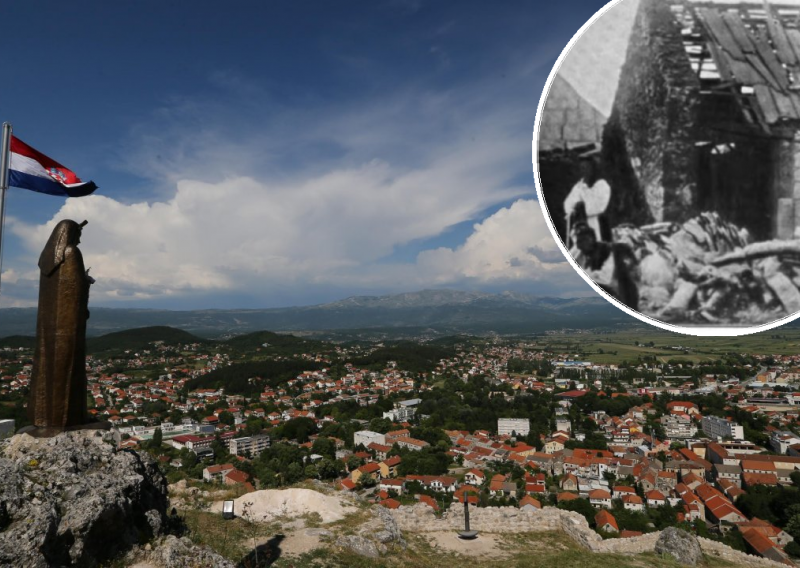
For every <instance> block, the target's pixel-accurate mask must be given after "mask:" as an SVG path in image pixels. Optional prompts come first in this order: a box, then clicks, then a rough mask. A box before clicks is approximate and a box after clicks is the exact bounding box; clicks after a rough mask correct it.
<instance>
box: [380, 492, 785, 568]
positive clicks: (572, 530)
mask: <svg viewBox="0 0 800 568" xmlns="http://www.w3.org/2000/svg"><path fill="white" fill-rule="evenodd" d="M391 513H392V516H393V517H394V520H395V522H396V523H397V526H398V527H399V528H400V529H401V530H403V531H410V532H422V533H425V532H437V531H448V532H449V531H453V532H455V531H458V530H463V528H464V508H463V506H461V505H460V504H453V505H452V506H451V507H450V509H449V510H448V511H446V512H445V513H444V515H443V516H442V517H437V516H436V515H435V513H434V511H433V509H431V508H430V507H429V506H428V505H425V504H422V503H420V504H417V505H414V506H412V507H400V508H399V509H393V510H391ZM469 524H470V528H471V529H473V530H477V531H479V532H488V533H527V532H552V531H556V532H564V533H566V534H567V535H568V536H569V537H570V538H571V539H572V540H574V541H575V542H576V543H577V544H578V545H579V546H581V547H583V548H585V549H587V550H590V551H592V552H600V553H609V554H640V553H642V552H652V551H653V549H654V548H655V544H656V541H657V540H658V537H659V536H660V534H661V533H660V532H652V533H647V534H644V535H642V536H638V537H633V538H611V539H607V540H603V537H601V536H600V535H599V534H597V533H596V532H595V531H594V530H592V529H591V528H590V527H589V523H588V522H586V518H585V517H584V516H583V515H581V514H580V513H576V512H574V511H565V510H562V509H558V508H556V507H544V508H543V509H539V510H536V511H521V510H519V509H517V508H516V507H483V508H475V507H470V511H469ZM697 540H698V542H699V543H700V548H701V549H702V550H703V553H704V554H706V555H707V556H714V557H718V558H721V559H722V560H726V561H728V562H732V563H734V564H735V565H737V566H749V567H753V568H762V567H763V568H776V567H777V566H784V565H783V564H780V563H778V562H773V561H772V560H767V559H766V558H761V557H759V556H753V555H750V554H745V553H743V552H740V551H738V550H734V549H733V548H730V547H729V546H727V545H725V544H722V543H720V542H716V541H713V540H709V539H706V538H702V537H700V538H698V539H697Z"/></svg>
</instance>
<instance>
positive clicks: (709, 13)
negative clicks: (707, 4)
mask: <svg viewBox="0 0 800 568" xmlns="http://www.w3.org/2000/svg"><path fill="white" fill-rule="evenodd" d="M697 12H698V14H699V15H700V19H701V21H702V22H703V24H705V27H706V29H707V30H708V32H709V33H710V34H711V36H712V37H713V38H714V39H715V40H716V41H717V43H718V44H719V45H720V46H721V47H722V49H724V50H725V51H727V52H728V53H730V55H731V57H733V58H734V59H738V60H739V61H743V60H744V53H743V52H742V50H741V48H740V47H739V44H738V43H737V42H736V40H735V39H734V38H733V34H731V32H730V30H729V29H728V26H727V25H725V22H723V21H722V18H721V17H720V15H719V12H717V10H715V9H713V8H702V9H700V10H698V11H697Z"/></svg>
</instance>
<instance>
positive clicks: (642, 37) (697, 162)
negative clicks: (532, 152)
mask: <svg viewBox="0 0 800 568" xmlns="http://www.w3.org/2000/svg"><path fill="white" fill-rule="evenodd" d="M799 18H800V2H797V1H794V2H781V3H778V2H774V3H766V2H763V3H762V2H757V3H749V2H719V1H717V2H701V1H693V0H683V1H680V2H675V1H664V0H641V2H640V6H639V10H638V13H637V15H636V19H635V22H634V24H633V29H632V31H631V37H630V42H629V45H628V50H627V54H626V59H625V63H624V65H623V68H622V72H621V75H620V81H619V85H618V87H617V92H616V98H615V101H614V106H613V110H612V113H611V116H610V118H609V120H608V123H607V124H606V127H605V130H604V135H603V158H604V163H605V166H606V167H607V169H608V170H609V171H610V172H613V173H614V174H615V175H616V178H615V179H614V181H613V183H612V188H614V191H615V195H616V197H617V199H615V200H612V201H616V204H615V210H614V211H613V212H612V213H613V216H614V217H615V221H616V222H617V223H618V222H622V221H626V222H631V223H634V224H636V225H641V224H643V223H647V222H651V221H675V222H684V221H686V220H687V219H690V218H692V217H695V216H697V215H698V214H700V213H701V212H703V211H715V212H717V213H718V214H719V215H720V217H721V218H722V219H724V220H725V221H728V222H730V223H733V224H735V225H736V226H739V227H743V228H746V229H747V230H748V231H749V233H750V234H751V235H752V237H753V239H754V240H763V239H792V238H797V237H800V29H798V19H799ZM610 181H611V180H610Z"/></svg>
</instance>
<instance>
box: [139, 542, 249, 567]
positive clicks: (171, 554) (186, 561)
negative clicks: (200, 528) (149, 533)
mask: <svg viewBox="0 0 800 568" xmlns="http://www.w3.org/2000/svg"><path fill="white" fill-rule="evenodd" d="M144 560H145V562H147V564H149V565H151V566H154V567H157V568H194V567H195V566H214V567H215V568H234V567H235V566H236V564H234V563H233V562H230V561H229V560H226V559H225V558H223V557H222V556H220V555H219V554H217V553H216V552H214V551H213V550H211V549H209V548H205V547H202V546H197V545H196V544H194V543H193V542H192V541H191V540H189V539H188V538H187V537H183V538H178V537H176V536H174V535H168V536H167V537H165V538H163V539H162V540H160V541H159V542H157V543H155V544H154V546H153V549H152V550H150V551H146V553H145V555H144ZM140 562H141V560H140Z"/></svg>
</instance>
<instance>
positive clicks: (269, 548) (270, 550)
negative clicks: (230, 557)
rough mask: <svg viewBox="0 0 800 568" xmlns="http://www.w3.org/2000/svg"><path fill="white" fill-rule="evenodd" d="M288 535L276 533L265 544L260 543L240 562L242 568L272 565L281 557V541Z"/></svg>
mask: <svg viewBox="0 0 800 568" xmlns="http://www.w3.org/2000/svg"><path fill="white" fill-rule="evenodd" d="M285 538H286V537H285V536H284V535H282V534H276V535H275V536H273V537H272V538H271V539H269V540H268V541H267V542H265V543H264V544H260V545H258V546H257V547H256V548H254V549H253V550H251V551H250V553H249V554H248V555H247V556H245V557H244V558H242V560H241V561H240V562H239V567H240V568H262V567H263V566H272V564H273V563H274V562H275V561H277V560H278V558H280V557H281V542H283V539H285Z"/></svg>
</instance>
